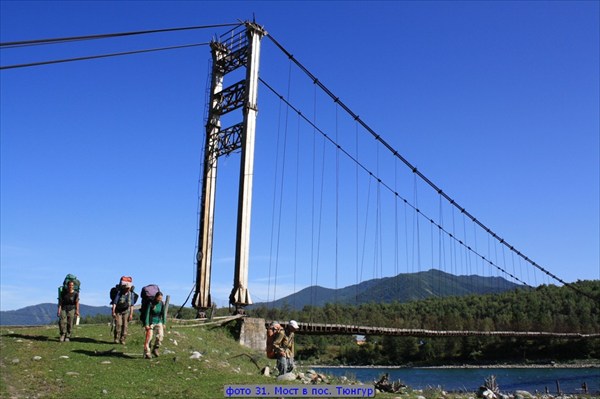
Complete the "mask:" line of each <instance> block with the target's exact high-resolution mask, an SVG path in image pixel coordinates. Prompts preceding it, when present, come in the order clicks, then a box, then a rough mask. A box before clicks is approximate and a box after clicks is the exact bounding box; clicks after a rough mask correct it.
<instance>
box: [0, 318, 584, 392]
mask: <svg viewBox="0 0 600 399" xmlns="http://www.w3.org/2000/svg"><path fill="white" fill-rule="evenodd" d="M232 331H233V329H232V328H231V325H230V327H227V326H215V325H210V326H202V327H198V326H196V327H185V326H182V325H177V324H171V325H169V327H168V328H167V332H166V334H165V339H164V341H163V346H162V348H161V356H160V357H158V358H153V359H150V360H148V359H143V357H142V347H143V342H144V333H143V329H142V327H141V326H140V324H139V323H134V324H132V325H130V333H129V337H128V339H127V345H118V344H114V343H113V342H112V334H111V332H110V325H107V324H83V325H80V326H77V327H76V331H75V333H74V336H73V337H72V338H71V341H70V342H64V343H60V342H59V340H58V327H57V326H43V327H18V328H16V327H2V328H0V377H1V378H0V398H6V399H8V398H61V399H62V398H76V399H79V398H92V399H93V398H131V399H135V398H186V399H195V398H210V399H215V398H224V397H226V396H225V394H224V386H226V385H247V386H266V385H273V384H278V385H283V384H289V385H294V386H299V385H301V382H300V381H298V380H296V381H290V382H278V381H277V380H276V379H275V377H274V376H272V375H271V376H265V375H262V374H261V370H262V369H263V368H264V367H265V366H269V367H270V368H271V369H273V368H274V367H275V361H274V360H270V359H267V358H266V356H265V355H264V353H262V352H256V351H253V350H251V349H248V348H245V347H243V346H241V345H240V344H239V343H238V342H237V341H236V340H235V339H234V337H233V333H232ZM193 352H199V353H201V354H202V356H201V357H200V358H199V359H191V358H190V356H191V354H192V353H193ZM298 371H300V372H306V370H303V369H302V368H300V370H298ZM275 374H276V373H275ZM328 382H329V383H330V384H332V385H346V386H347V385H349V384H350V382H348V381H344V382H341V381H339V380H335V379H331V378H330V379H329V381H328ZM319 386H320V387H323V388H325V387H326V385H319ZM307 387H312V386H310V385H307ZM367 387H369V386H367ZM370 387H372V385H370ZM376 396H377V397H378V398H402V399H416V398H417V397H418V396H420V397H423V398H425V399H442V398H444V397H445V398H447V399H458V398H464V399H466V398H473V397H474V396H475V395H474V394H462V395H458V394H452V395H444V394H443V393H442V392H441V391H439V390H437V389H431V390H425V391H423V392H420V391H414V392H413V391H411V390H410V389H408V390H407V391H406V392H405V393H403V394H390V393H377V395H376ZM286 397H292V396H286ZM302 397H308V396H302ZM335 397H337V396H335ZM579 397H580V398H583V397H586V398H592V396H579ZM571 398H573V397H571Z"/></svg>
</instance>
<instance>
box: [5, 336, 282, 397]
mask: <svg viewBox="0 0 600 399" xmlns="http://www.w3.org/2000/svg"><path fill="white" fill-rule="evenodd" d="M76 328H77V330H76V332H75V334H74V336H73V337H72V338H71V341H70V342H64V343H60V342H59V341H58V327H56V326H48V327H31V328H2V329H1V330H0V334H1V335H0V354H1V356H0V371H1V375H2V378H1V386H0V394H1V397H2V398H38V397H39V398H58V397H61V398H64V397H70V398H142V397H158V398H222V397H224V395H223V386H224V385H225V384H232V383H234V384H257V383H260V384H270V383H274V382H275V380H274V378H273V377H266V376H263V375H261V374H260V370H259V368H258V367H257V365H255V364H254V362H253V361H252V359H251V357H252V358H253V359H254V360H255V361H256V362H257V363H258V365H259V366H260V367H261V368H262V367H264V366H266V365H268V364H269V361H268V359H267V358H266V357H264V356H262V354H258V353H255V352H253V351H252V350H250V349H247V348H244V347H242V346H241V345H239V344H238V343H237V342H236V341H235V340H234V339H233V337H232V336H231V334H230V333H229V330H228V329H227V328H223V327H217V328H215V327H212V328H211V327H201V328H198V327H195V328H183V327H182V328H179V327H177V326H175V327H173V328H168V331H167V333H166V334H165V339H164V341H163V347H162V351H161V352H162V354H161V356H160V357H158V358H154V359H151V360H148V359H143V358H142V347H143V342H144V341H143V340H144V334H143V330H142V327H141V326H140V325H139V324H134V325H131V326H130V335H129V337H128V340H127V344H126V345H115V344H113V342H112V336H111V333H110V326H108V325H80V326H78V327H76ZM194 351H197V352H200V353H201V354H202V357H201V358H200V359H190V355H191V353H192V352H194ZM270 366H271V367H272V366H273V365H270Z"/></svg>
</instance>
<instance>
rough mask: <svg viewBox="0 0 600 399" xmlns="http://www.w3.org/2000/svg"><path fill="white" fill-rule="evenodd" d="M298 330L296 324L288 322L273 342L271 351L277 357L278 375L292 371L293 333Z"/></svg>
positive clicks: (293, 321)
mask: <svg viewBox="0 0 600 399" xmlns="http://www.w3.org/2000/svg"><path fill="white" fill-rule="evenodd" d="M296 330H298V323H297V322H296V321H295V320H290V322H289V323H288V324H287V326H286V327H285V329H280V330H279V331H278V332H277V333H276V335H275V339H274V340H273V350H274V351H275V356H276V357H277V371H279V375H283V374H286V373H291V372H292V371H294V367H295V364H294V332H295V331H296Z"/></svg>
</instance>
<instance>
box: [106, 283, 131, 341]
mask: <svg viewBox="0 0 600 399" xmlns="http://www.w3.org/2000/svg"><path fill="white" fill-rule="evenodd" d="M115 288H116V291H117V292H116V294H115V297H114V299H113V300H112V302H111V305H112V317H113V320H114V323H115V325H114V343H115V344H117V343H120V344H122V345H125V340H126V339H127V329H128V326H129V322H130V321H131V319H132V318H133V304H134V303H135V297H134V295H135V293H134V292H133V289H132V288H133V287H132V285H131V278H129V281H127V280H124V279H121V282H120V283H119V285H118V286H117V287H115Z"/></svg>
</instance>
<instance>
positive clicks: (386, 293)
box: [0, 269, 523, 326]
mask: <svg viewBox="0 0 600 399" xmlns="http://www.w3.org/2000/svg"><path fill="white" fill-rule="evenodd" d="M522 287H523V286H521V285H518V284H515V283H512V282H510V281H508V280H506V279H504V278H502V277H482V276H477V275H469V276H456V275H453V274H449V273H445V272H443V271H440V270H435V269H431V270H428V271H424V272H417V273H403V274H398V275H397V276H394V277H384V278H378V279H372V280H368V281H364V282H362V283H359V284H355V285H351V286H348V287H344V288H339V289H333V288H324V287H321V286H311V287H307V288H304V289H302V290H300V291H298V292H296V293H294V294H291V295H288V296H286V297H283V298H280V299H277V300H276V301H273V302H269V303H266V302H261V303H256V304H254V305H251V307H258V306H261V305H263V306H266V305H268V306H269V307H274V308H282V307H285V306H287V307H289V308H291V309H293V310H301V309H302V308H303V307H304V306H307V305H312V306H324V305H325V304H327V303H342V304H350V305H360V304H363V303H370V302H377V303H390V302H395V301H397V302H409V301H414V300H420V299H426V298H430V297H438V298H441V297H447V296H462V295H470V294H478V295H483V294H495V293H501V292H505V291H510V290H513V289H515V288H522ZM80 312H81V317H82V318H83V317H86V316H95V315H98V314H102V315H110V314H111V308H110V307H109V306H89V305H84V304H81V305H80ZM57 320H58V319H57V317H56V304H53V303H42V304H39V305H33V306H27V307H24V308H22V309H18V310H9V311H0V325H5V326H6V325H13V326H14V325H20V326H29V325H45V324H50V323H54V322H56V321H57Z"/></svg>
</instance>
